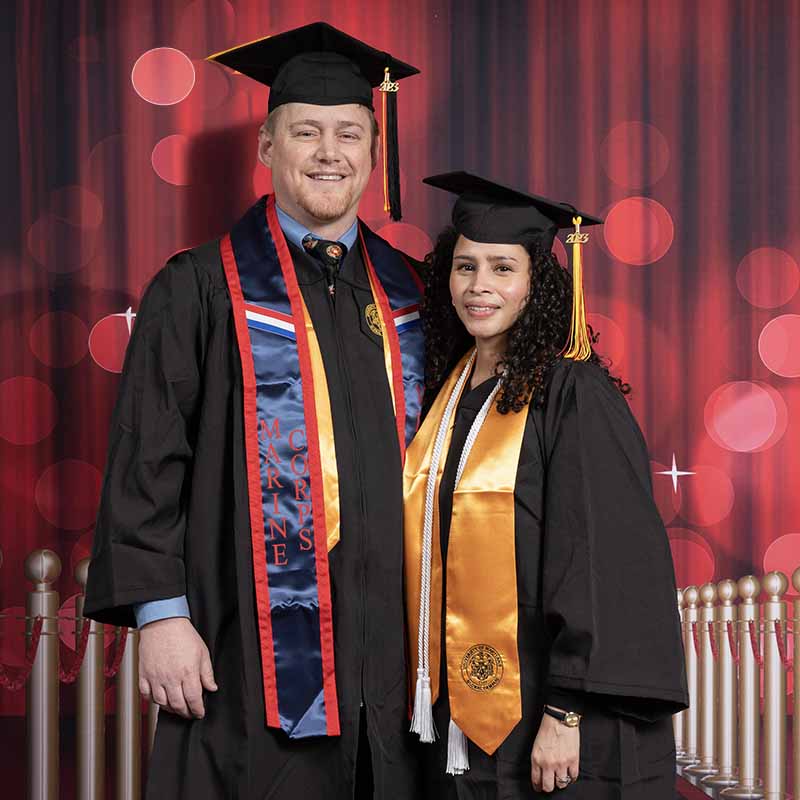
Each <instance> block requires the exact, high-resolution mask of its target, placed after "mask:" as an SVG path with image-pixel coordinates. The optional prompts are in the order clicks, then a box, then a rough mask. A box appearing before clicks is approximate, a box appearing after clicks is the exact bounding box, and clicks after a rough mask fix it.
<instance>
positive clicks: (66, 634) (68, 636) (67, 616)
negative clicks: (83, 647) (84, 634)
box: [58, 592, 81, 650]
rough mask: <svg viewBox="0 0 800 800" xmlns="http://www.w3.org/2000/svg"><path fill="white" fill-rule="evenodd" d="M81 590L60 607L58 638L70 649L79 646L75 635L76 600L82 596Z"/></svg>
mask: <svg viewBox="0 0 800 800" xmlns="http://www.w3.org/2000/svg"><path fill="white" fill-rule="evenodd" d="M80 596H81V595H80V592H78V593H77V594H73V595H72V596H70V597H68V598H67V599H66V600H65V601H64V602H63V603H62V604H61V608H59V609H58V638H59V639H61V641H62V642H64V644H65V645H66V646H67V647H68V648H69V649H70V650H75V648H76V646H77V642H76V637H75V601H76V600H77V599H78V598H79V597H80Z"/></svg>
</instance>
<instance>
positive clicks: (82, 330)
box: [28, 311, 89, 367]
mask: <svg viewBox="0 0 800 800" xmlns="http://www.w3.org/2000/svg"><path fill="white" fill-rule="evenodd" d="M88 338H89V328H88V327H87V326H86V323H85V322H84V321H83V320H82V319H81V318H80V317H77V316H75V314H71V313H70V312H69V311H49V312H47V313H46V314H42V315H41V316H40V317H39V318H38V319H37V320H36V321H35V322H34V323H33V325H31V330H30V333H29V335H28V343H29V344H30V347H31V351H32V352H33V354H34V355H35V356H36V358H38V359H39V361H41V362H42V363H43V364H46V365H47V366H48V367H71V366H73V365H75V364H77V363H78V362H79V361H80V360H81V359H82V358H83V357H84V356H85V355H86V351H87V348H88Z"/></svg>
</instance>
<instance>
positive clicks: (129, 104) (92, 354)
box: [0, 0, 800, 715]
mask: <svg viewBox="0 0 800 800" xmlns="http://www.w3.org/2000/svg"><path fill="white" fill-rule="evenodd" d="M2 13H3V14H4V17H5V24H4V25H3V26H2V34H0V35H2V37H3V40H2V44H3V52H4V53H5V54H7V55H8V56H9V58H8V59H7V61H6V64H7V66H6V70H5V74H6V77H7V79H8V80H6V81H4V82H3V89H2V91H3V92H4V99H5V102H4V104H3V119H2V123H0V124H2V150H3V159H2V161H3V180H2V185H3V187H4V191H5V196H6V198H7V199H6V201H5V203H4V214H3V215H1V216H0V226H2V231H3V236H2V248H1V249H0V266H1V267H2V270H1V272H0V274H1V276H2V277H0V280H1V281H2V289H1V291H0V331H2V333H1V334H0V341H2V360H0V458H2V472H1V473H0V480H1V481H2V495H1V496H0V537H1V541H2V551H3V557H4V558H3V560H4V563H3V565H2V567H1V568H0V613H4V614H11V615H13V614H15V613H18V612H20V611H21V607H22V606H24V602H25V593H26V591H27V589H28V584H27V583H26V581H25V579H24V573H23V562H24V559H25V557H26V555H27V554H28V553H29V552H30V551H32V550H34V549H36V548H42V547H47V548H51V549H53V550H55V551H56V552H57V553H58V554H59V555H60V556H61V559H62V563H63V571H62V574H61V577H60V578H59V580H58V582H57V588H58V589H59V591H60V592H61V597H62V601H63V602H64V608H65V613H69V611H70V603H71V602H72V598H74V595H75V594H76V593H77V591H78V586H77V584H76V582H75V580H74V577H73V569H74V566H75V564H76V563H77V562H78V561H79V560H80V559H82V558H83V557H85V556H86V555H87V554H88V553H89V548H90V543H91V539H92V528H93V524H94V517H95V510H96V504H97V500H98V496H99V492H100V487H101V481H102V473H103V468H104V461H105V457H106V443H107V430H108V425H109V420H110V415H111V411H112V406H113V402H114V398H115V393H116V389H117V384H118V380H119V376H118V372H119V369H120V366H121V363H122V357H123V354H124V350H125V346H126V344H127V341H128V337H129V333H130V328H131V326H132V325H134V324H135V313H136V310H137V307H138V303H139V299H140V297H141V294H142V290H143V287H144V286H145V285H146V284H147V281H148V280H149V279H150V278H151V277H152V276H153V275H154V273H155V272H156V271H157V270H158V269H159V268H160V267H161V266H162V265H163V263H164V261H165V260H166V259H167V258H168V257H169V256H170V255H171V254H172V253H174V252H175V251H177V250H179V249H181V248H185V247H187V246H190V245H194V244H197V243H199V242H201V241H203V240H206V239H209V238H211V237H214V236H217V235H219V234H221V233H222V232H224V231H225V230H226V229H227V228H228V227H229V226H230V224H231V223H232V222H233V221H234V220H235V219H236V218H237V217H238V216H239V215H240V214H241V213H242V212H243V211H244V209H245V208H247V206H248V205H250V204H251V203H252V202H253V201H254V199H255V198H256V197H257V196H258V195H260V194H263V193H265V192H267V191H269V189H270V179H269V174H268V173H267V171H266V170H264V169H263V168H261V167H257V166H256V157H255V156H256V133H257V129H258V126H259V124H260V122H261V120H262V119H263V117H264V114H265V111H266V105H267V90H266V89H265V88H264V87H261V86H259V85H257V84H255V83H252V82H251V81H250V80H248V79H247V78H245V77H243V76H240V75H235V74H231V73H230V72H227V71H225V70H224V69H223V68H221V67H217V66H216V65H213V64H210V63H207V62H205V61H204V60H203V59H204V57H205V56H206V55H208V54H210V53H213V52H215V51H218V50H222V49H225V48H227V47H230V46H232V45H234V44H236V43H239V42H244V41H248V40H252V39H254V38H257V37H260V36H264V35H267V34H270V33H276V32H279V31H282V30H285V29H288V28H292V27H294V26H298V25H302V24H305V23H307V22H310V21H313V20H316V19H323V20H326V21H329V22H331V23H332V24H334V25H336V26H338V27H340V28H343V29H345V30H347V31H349V32H350V33H352V34H354V35H356V36H358V37H361V38H363V39H365V40H367V41H368V42H370V43H371V44H373V45H375V46H377V47H380V48H382V49H385V50H389V51H391V52H392V53H393V54H395V55H396V56H398V57H399V58H401V59H403V60H405V61H408V62H411V63H413V64H415V65H418V66H419V67H420V69H421V71H422V74H421V75H419V76H417V77H414V78H411V79H409V80H406V81H404V82H403V84H402V86H401V89H400V94H399V107H400V135H401V162H400V163H401V167H402V175H403V180H402V184H403V190H404V203H403V207H404V211H405V217H404V219H403V221H402V222H401V223H397V224H389V220H388V219H387V218H386V217H385V215H384V214H383V211H382V193H381V184H380V178H379V176H377V175H376V176H375V177H374V179H373V182H372V184H371V186H370V188H369V190H368V192H367V195H366V197H365V200H364V202H363V206H362V216H363V217H364V218H365V219H366V220H367V222H368V223H369V224H370V225H372V226H373V227H375V228H377V229H378V230H379V231H380V232H381V233H382V234H383V235H384V236H386V237H387V238H388V239H390V240H391V241H393V242H395V243H397V244H398V245H400V246H402V247H404V248H406V249H407V250H408V251H410V252H411V253H413V254H414V255H416V256H422V255H423V254H424V253H425V252H426V251H427V250H428V249H429V248H430V247H431V241H432V240H434V239H435V237H436V234H437V232H438V230H439V229H440V227H441V226H442V225H443V224H444V223H445V222H446V221H447V219H448V214H449V202H450V201H449V200H448V199H447V198H446V197H445V196H443V194H442V193H437V192H436V191H435V190H430V189H427V188H425V187H423V186H422V185H421V183H420V179H421V178H422V177H423V176H425V175H427V174H430V173H432V172H441V171H445V170H448V169H459V168H466V169H470V170H474V171H477V172H480V173H484V174H487V175H490V176H494V177H496V178H497V179H499V180H502V181H506V182H509V183H513V184H516V185H519V186H521V187H529V188H530V190H531V191H533V192H536V193H539V194H545V195H548V196H552V197H554V198H556V199H563V200H569V201H572V202H574V203H575V205H578V206H579V207H581V208H583V209H586V210H587V211H588V212H592V213H601V214H604V215H605V216H606V220H607V221H606V224H605V226H604V229H603V230H602V231H599V232H597V233H595V232H594V231H596V230H597V229H592V238H591V241H590V244H589V246H588V248H587V250H586V253H585V259H586V262H587V267H586V272H587V279H586V281H587V292H588V306H589V309H590V311H591V314H590V320H591V322H592V324H593V325H594V326H595V327H596V329H597V330H598V331H599V332H600V342H599V349H600V351H601V352H603V353H604V354H606V355H608V356H609V357H610V358H611V359H612V360H613V371H615V372H616V373H617V374H620V375H622V376H623V377H624V379H625V380H627V381H628V382H630V384H631V385H632V386H633V394H632V396H631V404H632V407H633V409H634V412H635V413H636V416H637V417H638V419H639V422H640V423H641V426H642V429H643V430H644V433H645V436H646V438H647V441H648V443H649V447H650V452H651V457H652V459H653V464H652V467H653V476H652V478H653V483H654V487H655V494H656V498H657V501H658V505H659V508H660V510H661V513H662V515H663V518H664V522H665V523H666V525H667V527H668V531H669V535H670V539H671V543H672V547H673V552H674V555H675V561H676V571H677V579H678V583H679V585H684V586H685V585H688V584H689V583H701V582H704V581H707V580H711V579H714V580H720V579H722V578H723V577H739V576H742V575H744V574H747V573H755V574H757V575H758V574H762V573H763V572H764V571H766V570H770V569H782V570H784V571H787V572H789V573H791V570H792V569H794V568H795V567H796V566H797V565H798V564H800V491H798V481H800V447H798V443H799V440H800V291H798V289H799V287H800V268H799V267H798V261H800V233H798V228H797V222H798V220H800V159H799V158H798V153H799V152H800V49H799V48H798V47H797V43H798V42H800V4H798V2H787V1H783V0H772V1H771V2H770V3H761V2H757V1H756V0H750V1H749V2H741V1H740V2H734V1H733V0H731V1H730V2H717V1H715V0H704V2H701V3H698V2H695V0H605V2H599V1H595V0H581V2H575V3H565V2H563V0H531V2H509V1H508V0H506V1H505V2H482V1H481V0H458V2H456V0H439V2H435V1H434V0H404V2H402V3H398V2H385V1H384V0H371V1H370V2H369V3H366V2H354V1H353V0H337V1H336V2H333V0H331V2H321V1H320V0H297V1H296V2H277V1H276V2H266V0H192V1H191V2H189V0H159V2H156V0H135V1H132V2H113V3H112V2H88V1H87V0H74V1H71V2H54V0H47V1H46V2H45V0H19V2H17V3H16V8H15V7H14V4H6V8H5V9H4V11H3V12H2ZM12 56H13V57H12ZM556 250H557V252H558V253H559V255H560V257H562V258H564V257H565V255H566V251H565V250H564V248H563V246H562V245H560V244H559V245H557V248H556ZM673 459H674V463H675V467H676V469H675V473H676V474H675V477H674V478H673V477H672V476H671V475H669V474H662V473H665V472H673ZM677 472H689V473H691V474H688V475H681V476H679V475H677ZM673 481H674V482H673ZM790 593H791V592H790ZM21 624H22V623H21V622H19V621H17V620H14V619H10V618H3V619H0V663H3V664H6V665H19V664H21V663H22V657H23V639H22V637H21V635H20V632H21ZM63 632H64V635H63V638H64V644H65V646H66V647H70V646H72V645H74V641H73V639H72V638H71V636H70V632H69V624H67V623H65V625H64V626H63ZM69 706H70V700H69V698H67V699H66V700H65V706H64V708H65V710H67V712H68V710H69ZM22 710H23V700H22V697H21V695H20V694H17V695H12V694H11V693H10V692H7V691H0V715H19V714H21V713H22Z"/></svg>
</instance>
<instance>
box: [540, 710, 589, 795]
mask: <svg viewBox="0 0 800 800" xmlns="http://www.w3.org/2000/svg"><path fill="white" fill-rule="evenodd" d="M553 708H555V706H553ZM556 710H560V709H556ZM580 747H581V734H580V728H569V727H567V726H566V725H562V724H561V723H560V722H559V721H558V720H557V719H554V718H553V717H551V716H550V715H549V714H544V715H543V716H542V722H541V724H540V725H539V732H538V733H537V734H536V739H534V741H533V750H531V783H532V784H533V788H534V789H535V790H536V791H537V792H552V791H553V788H554V787H555V788H562V789H563V788H564V786H568V785H569V784H565V783H564V781H563V779H564V778H567V777H569V778H572V781H571V782H572V783H574V782H575V781H576V780H577V779H578V762H579V760H580ZM559 779H561V785H560V786H559V784H558V782H557V781H558V780H559Z"/></svg>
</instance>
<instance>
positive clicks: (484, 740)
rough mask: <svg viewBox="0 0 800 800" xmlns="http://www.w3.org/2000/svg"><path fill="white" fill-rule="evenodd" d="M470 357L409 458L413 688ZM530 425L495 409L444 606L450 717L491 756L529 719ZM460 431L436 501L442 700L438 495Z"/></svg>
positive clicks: (432, 651) (454, 548)
mask: <svg viewBox="0 0 800 800" xmlns="http://www.w3.org/2000/svg"><path fill="white" fill-rule="evenodd" d="M470 356H471V354H469V355H467V356H465V357H464V359H463V360H462V361H461V363H460V364H459V365H458V366H457V367H456V368H455V370H454V371H453V373H452V374H451V376H450V377H449V378H448V380H447V381H446V382H445V385H444V386H443V387H442V389H441V391H440V392H439V395H438V397H437V398H436V401H435V402H434V404H433V406H432V408H431V411H430V413H429V414H428V416H427V418H426V419H425V422H424V423H423V424H422V426H421V427H420V429H419V431H418V432H417V435H416V437H415V438H414V441H413V442H412V443H411V446H410V447H409V449H408V452H407V455H406V465H405V470H404V475H403V478H404V490H405V523H404V525H405V530H404V548H405V585H406V604H407V612H408V620H409V630H410V635H411V637H412V641H411V642H410V647H409V652H410V655H411V671H410V674H411V676H412V680H416V676H417V668H418V666H419V664H418V660H419V657H418V648H417V641H416V635H417V631H418V630H419V617H420V595H421V580H422V568H421V555H422V530H423V519H424V513H425V492H426V485H427V481H428V474H429V472H430V468H431V462H432V456H433V448H434V440H435V438H436V433H437V430H438V428H439V425H440V423H441V420H442V417H443V415H444V413H445V410H446V407H447V404H448V400H449V399H450V396H451V394H452V393H453V391H454V389H455V387H456V384H457V382H458V378H459V376H460V374H461V372H462V370H463V369H464V367H465V365H466V363H467V361H468V359H469V358H470ZM454 415H455V413H453V417H454ZM527 417H528V414H527V406H526V407H525V408H523V409H522V411H520V412H518V413H514V412H510V413H509V414H500V413H499V412H498V411H497V408H496V406H495V405H494V403H493V404H492V406H491V408H490V410H489V413H488V414H487V416H486V419H485V420H484V423H483V425H482V427H481V429H480V432H479V433H478V436H477V438H476V440H475V443H474V445H473V447H472V450H471V452H470V454H469V458H468V460H467V462H466V465H465V466H464V469H463V472H462V474H461V480H460V481H459V483H458V486H457V487H456V490H455V493H454V495H453V512H452V517H451V523H450V536H449V542H448V553H447V597H446V598H445V609H446V612H445V641H446V648H447V689H448V696H449V699H450V713H451V717H452V719H453V721H454V722H455V723H456V724H457V725H458V727H459V728H460V729H461V730H462V731H463V732H464V734H465V735H466V736H467V737H468V738H469V739H470V740H472V741H473V742H474V743H475V744H476V745H477V746H478V747H480V748H481V749H482V750H484V751H485V752H486V753H488V754H490V755H491V754H492V753H494V751H495V750H496V749H497V747H498V746H499V745H500V744H501V743H502V742H503V740H504V739H505V738H506V737H507V736H508V734H509V733H510V732H511V730H512V729H513V728H514V726H515V725H516V724H517V723H518V722H519V720H520V719H521V718H522V701H521V696H520V676H519V652H518V648H517V574H516V554H515V548H514V483H515V481H516V476H517V466H518V463H519V454H520V449H521V447H522V437H523V433H524V431H525V422H526V420H527ZM452 429H453V418H451V419H450V420H449V423H448V431H447V437H446V439H445V441H444V446H443V450H442V455H441V458H440V460H439V464H438V470H437V475H436V492H435V493H434V508H433V537H432V548H431V565H430V582H431V585H430V610H429V618H430V635H429V643H428V647H429V657H428V661H429V671H430V682H431V696H432V698H433V700H435V699H436V697H437V696H438V693H439V691H438V690H439V685H438V684H439V666H440V658H441V654H440V641H441V625H440V620H441V603H442V559H441V551H440V547H439V502H438V493H439V485H440V482H441V476H442V471H443V469H444V464H445V461H446V458H447V451H448V450H449V447H450V440H451V436H452Z"/></svg>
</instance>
